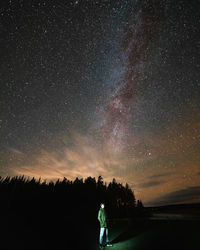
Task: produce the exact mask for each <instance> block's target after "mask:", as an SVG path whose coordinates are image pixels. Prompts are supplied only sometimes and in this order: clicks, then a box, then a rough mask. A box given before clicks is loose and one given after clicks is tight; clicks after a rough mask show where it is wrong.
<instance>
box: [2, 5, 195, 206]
mask: <svg viewBox="0 0 200 250" xmlns="http://www.w3.org/2000/svg"><path fill="white" fill-rule="evenodd" d="M199 27H200V2H199V1H198V0H191V1H186V0H182V1H179V0H177V1H174V0H140V1H139V0H129V1H128V0H123V1H122V0H121V1H119V0H66V1H64V0H59V1H56V0H49V1H47V0H35V1H31V0H10V1H9V0H7V1H1V3H0V46H1V51H0V176H2V177H5V176H8V175H9V176H15V175H25V176H29V177H33V176H34V177H36V178H40V177H41V178H42V179H43V180H47V181H48V180H56V179H58V178H60V179H62V178H63V177H64V176H65V177H66V178H68V179H70V180H73V179H75V178H76V177H79V178H86V177H88V176H92V177H98V176H99V175H102V176H103V178H104V181H106V182H109V181H111V180H112V179H113V178H116V180H117V181H118V182H120V183H123V184H125V183H126V182H127V183H128V184H129V185H130V186H131V188H132V189H133V190H134V192H135V196H136V199H141V200H142V202H143V204H144V205H146V206H153V205H165V204H177V203H190V202H191V203H193V202H200V40H199V37H198V36H199V34H200V29H199Z"/></svg>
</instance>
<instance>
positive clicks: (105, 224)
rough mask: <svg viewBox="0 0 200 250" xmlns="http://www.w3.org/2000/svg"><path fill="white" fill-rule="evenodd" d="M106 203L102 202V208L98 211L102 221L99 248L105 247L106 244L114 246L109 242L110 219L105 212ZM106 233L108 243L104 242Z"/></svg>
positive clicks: (99, 218)
mask: <svg viewBox="0 0 200 250" xmlns="http://www.w3.org/2000/svg"><path fill="white" fill-rule="evenodd" d="M104 207H105V204H104V203H101V204H100V209H99V212H98V220H99V222H100V234H99V248H100V249H103V248H104V246H112V244H110V242H109V237H108V220H107V214H106V212H105V209H104ZM104 233H106V244H103V236H104Z"/></svg>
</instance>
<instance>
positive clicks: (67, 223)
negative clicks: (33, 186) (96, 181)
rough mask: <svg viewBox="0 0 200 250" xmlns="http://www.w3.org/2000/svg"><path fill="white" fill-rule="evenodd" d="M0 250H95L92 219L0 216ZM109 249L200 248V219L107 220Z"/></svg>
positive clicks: (96, 229) (95, 224)
mask: <svg viewBox="0 0 200 250" xmlns="http://www.w3.org/2000/svg"><path fill="white" fill-rule="evenodd" d="M0 219H1V243H0V249H2V250H4V249H28V250H31V249H34V250H36V249H43V250H45V249H55V250H64V249H70V250H72V249H88V250H89V249H93V250H95V249H98V234H99V224H98V221H97V220H96V218H94V220H93V221H88V220H87V218H86V217H84V216H83V217H81V218H76V219H73V218H70V217H68V218H67V217H63V216H59V215H57V216H55V215H53V214H52V215H50V214H48V215H43V216H37V217H36V216H34V215H26V216H25V215H19V214H18V215H17V214H9V215H6V214H1V216H0ZM110 224H111V229H110V240H111V241H112V243H113V246H112V247H106V248H105V249H113V250H117V249H119V250H125V249H127V250H132V249H134V250H142V249H154V250H155V249H159V250H161V249H162V250H165V249H181V250H182V249H187V250H193V249H198V250H199V249H200V220H199V219H194V218H193V220H190V219H184V218H182V219H181V220H174V219H173V220H170V219H167V220H166V219H161V218H157V219H155V220H152V219H137V220H132V221H131V220H113V221H111V223H110Z"/></svg>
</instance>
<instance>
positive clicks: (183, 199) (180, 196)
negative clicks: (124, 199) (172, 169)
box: [149, 186, 200, 206]
mask: <svg viewBox="0 0 200 250" xmlns="http://www.w3.org/2000/svg"><path fill="white" fill-rule="evenodd" d="M199 201H200V186H194V187H188V188H185V189H181V190H177V191H174V192H171V193H168V194H166V195H163V196H161V197H159V198H157V199H155V200H154V201H152V202H151V203H149V204H153V205H155V204H156V205H157V206H162V205H167V204H180V203H190V202H199Z"/></svg>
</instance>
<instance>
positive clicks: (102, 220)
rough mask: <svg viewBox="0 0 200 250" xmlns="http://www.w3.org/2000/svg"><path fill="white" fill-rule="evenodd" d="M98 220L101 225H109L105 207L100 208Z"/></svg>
mask: <svg viewBox="0 0 200 250" xmlns="http://www.w3.org/2000/svg"><path fill="white" fill-rule="evenodd" d="M98 220H99V222H100V227H107V216H106V212H105V210H104V209H103V208H100V209H99V213H98Z"/></svg>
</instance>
